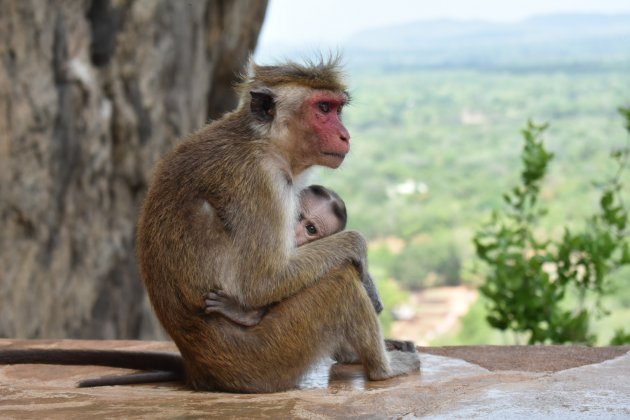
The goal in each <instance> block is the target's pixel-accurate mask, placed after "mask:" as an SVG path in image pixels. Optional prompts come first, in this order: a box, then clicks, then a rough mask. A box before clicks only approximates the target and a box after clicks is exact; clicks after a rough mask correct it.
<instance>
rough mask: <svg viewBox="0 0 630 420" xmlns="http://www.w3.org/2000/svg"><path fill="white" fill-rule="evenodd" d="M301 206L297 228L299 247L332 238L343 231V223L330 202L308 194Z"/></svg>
mask: <svg viewBox="0 0 630 420" xmlns="http://www.w3.org/2000/svg"><path fill="white" fill-rule="evenodd" d="M300 205H301V210H300V219H299V222H298V224H297V225H296V227H295V243H296V245H297V246H300V245H304V244H307V243H309V242H313V241H314V240H316V239H320V238H323V237H326V236H330V235H332V234H333V233H337V232H339V231H340V230H341V221H340V220H339V218H338V217H337V216H336V215H335V213H334V212H333V209H332V205H331V202H330V201H329V200H327V199H325V198H322V197H315V196H313V194H307V195H305V196H304V197H302V200H301V202H300Z"/></svg>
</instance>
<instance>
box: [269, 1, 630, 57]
mask: <svg viewBox="0 0 630 420" xmlns="http://www.w3.org/2000/svg"><path fill="white" fill-rule="evenodd" d="M269 3H270V4H269V9H268V10H267V17H266V20H265V23H264V25H263V29H262V34H261V38H260V44H259V49H260V48H265V46H271V45H281V46H282V45H295V44H302V45H303V46H304V47H305V48H322V47H332V48H336V47H341V48H343V40H344V38H347V37H348V36H350V35H352V34H354V33H356V32H358V31H361V30H363V29H366V28H374V27H380V26H386V25H391V24H397V23H405V22H414V21H418V20H427V19H438V18H452V19H483V20H492V21H515V20H521V19H523V18H526V17H529V16H533V15H539V14H548V13H577V12H596V13H611V14H614V13H630V0H512V1H509V0H503V1H501V0H437V1H435V0H379V1H373V0H317V1H312V0H270V2H269Z"/></svg>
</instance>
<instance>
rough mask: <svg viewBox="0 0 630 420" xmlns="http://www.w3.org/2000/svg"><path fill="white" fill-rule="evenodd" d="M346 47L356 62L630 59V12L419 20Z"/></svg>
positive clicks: (375, 32)
mask: <svg viewBox="0 0 630 420" xmlns="http://www.w3.org/2000/svg"><path fill="white" fill-rule="evenodd" d="M344 50H345V51H346V55H348V56H349V57H350V59H351V60H352V61H353V62H357V61H358V62H373V63H377V62H378V63H381V64H384V65H395V66H413V67H416V66H466V67H470V66H503V65H508V64H509V65H519V64H520V65H526V64H527V63H532V62H535V63H536V65H545V64H553V65H558V64H563V63H564V64H567V65H572V66H574V65H576V64H579V63H592V64H598V65H606V64H609V63H620V62H623V63H630V14H629V15H584V14H575V15H567V14H563V15H544V16H538V17H532V18H529V19H527V20H523V21H520V22H515V23H496V22H486V21H478V20H470V21H458V20H431V21H419V22H415V23H409V24H404V25H396V26H389V27H383V28H377V29H373V30H368V31H364V32H361V33H358V34H356V35H354V36H352V37H351V38H350V39H348V41H347V43H345V44H344Z"/></svg>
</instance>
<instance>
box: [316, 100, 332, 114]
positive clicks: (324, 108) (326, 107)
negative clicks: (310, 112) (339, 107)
mask: <svg viewBox="0 0 630 420" xmlns="http://www.w3.org/2000/svg"><path fill="white" fill-rule="evenodd" d="M317 106H318V107H319V110H320V111H322V112H323V113H324V114H328V113H329V112H330V102H320V103H318V104H317Z"/></svg>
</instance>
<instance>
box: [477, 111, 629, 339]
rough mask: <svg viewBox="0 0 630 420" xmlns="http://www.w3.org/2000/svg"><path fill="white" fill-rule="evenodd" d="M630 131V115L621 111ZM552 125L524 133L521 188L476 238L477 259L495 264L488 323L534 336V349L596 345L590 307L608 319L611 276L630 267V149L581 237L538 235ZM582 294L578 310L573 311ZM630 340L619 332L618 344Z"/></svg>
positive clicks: (619, 156)
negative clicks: (629, 169)
mask: <svg viewBox="0 0 630 420" xmlns="http://www.w3.org/2000/svg"><path fill="white" fill-rule="evenodd" d="M620 111H621V113H622V115H623V116H624V117H625V120H626V128H627V129H628V131H629V132H630V109H621V110H620ZM546 129H547V124H544V125H536V124H533V123H531V122H529V123H528V125H527V127H526V128H525V129H524V130H523V138H524V147H523V152H522V154H521V162H522V165H523V170H522V172H521V183H520V185H518V186H516V187H514V188H513V189H512V190H511V191H509V192H508V193H506V194H504V195H503V200H504V209H503V210H502V211H501V212H497V211H495V212H493V214H492V216H491V219H490V221H489V222H488V223H486V224H485V225H483V226H482V227H481V228H480V229H479V230H478V231H477V232H476V234H475V236H474V239H473V241H474V245H475V250H476V253H477V256H478V257H479V258H480V259H481V260H483V261H484V262H485V263H486V264H487V265H488V274H487V276H486V279H485V282H484V284H483V285H482V286H481V288H480V291H481V293H482V294H483V295H484V296H486V297H487V298H488V300H489V308H488V309H489V315H488V317H487V321H488V322H489V323H490V325H491V326H493V327H494V328H497V329H500V330H511V331H514V332H516V333H519V334H525V335H527V336H528V340H529V343H530V344H534V343H549V342H550V343H567V342H572V343H586V344H592V343H594V341H595V339H596V336H595V334H593V333H592V332H590V331H589V318H590V316H591V315H593V314H592V313H591V312H592V311H589V309H587V308H586V306H585V305H584V302H585V300H586V298H587V295H588V296H592V297H593V298H594V299H595V302H596V304H597V305H596V308H597V311H596V313H595V314H594V315H595V316H601V315H602V314H605V311H604V310H603V309H602V308H601V305H599V302H600V299H601V297H602V296H603V295H604V294H605V293H607V291H609V290H610V288H611V284H610V280H609V279H610V274H611V273H612V272H614V271H616V270H617V269H619V268H620V267H622V266H624V265H628V264H630V251H629V245H628V231H627V224H628V212H627V211H626V209H625V208H624V206H623V202H622V197H621V190H622V183H621V175H622V171H623V170H624V168H625V167H626V166H627V164H628V157H629V148H628V147H626V148H624V149H621V150H618V151H615V152H613V154H612V158H613V159H614V160H615V162H616V163H617V165H618V170H617V171H616V173H615V175H614V176H613V177H612V178H611V179H610V180H608V181H606V182H604V183H602V184H600V185H599V187H600V188H601V190H602V195H601V199H600V208H599V211H598V212H597V213H596V214H595V215H593V216H591V217H590V218H588V220H587V221H586V223H585V226H584V227H583V228H582V229H581V230H579V231H578V232H577V233H575V231H574V230H572V229H570V228H569V227H565V228H564V234H563V235H562V237H561V238H559V239H554V238H546V239H540V238H538V237H537V235H536V234H535V232H538V231H539V230H540V229H537V227H538V226H539V223H540V220H541V218H542V217H543V216H544V215H545V214H546V209H545V208H544V207H543V206H542V205H541V204H540V202H539V195H540V189H541V185H542V182H543V180H544V178H545V175H546V173H547V170H548V165H549V163H550V162H551V160H552V159H553V157H554V155H553V154H552V153H550V152H549V151H547V149H546V148H545V146H544V142H543V140H542V138H541V135H542V134H543V132H544V131H545V130H546ZM572 291H577V294H578V305H577V307H576V308H570V309H567V304H566V302H567V299H568V296H569V294H570V293H571V292H572ZM628 339H630V336H628V335H627V334H626V333H625V332H624V331H623V330H621V331H618V332H617V334H616V335H615V338H614V339H613V343H615V344H620V343H623V342H627V340H628Z"/></svg>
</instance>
